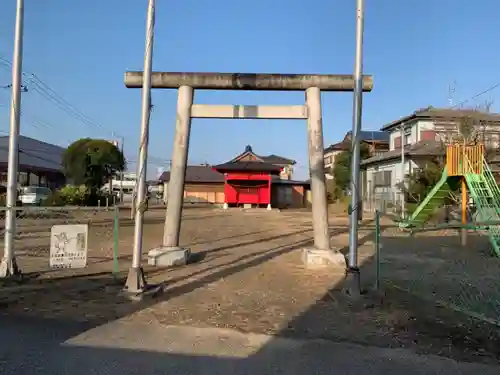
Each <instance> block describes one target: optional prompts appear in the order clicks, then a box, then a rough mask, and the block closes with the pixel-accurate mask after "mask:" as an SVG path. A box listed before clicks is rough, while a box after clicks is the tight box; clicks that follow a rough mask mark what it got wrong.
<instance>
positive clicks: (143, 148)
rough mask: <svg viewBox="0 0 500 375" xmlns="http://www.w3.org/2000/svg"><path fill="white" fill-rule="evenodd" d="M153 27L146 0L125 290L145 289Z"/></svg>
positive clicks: (151, 8)
mask: <svg viewBox="0 0 500 375" xmlns="http://www.w3.org/2000/svg"><path fill="white" fill-rule="evenodd" d="M154 27H155V0H149V4H148V15H147V22H146V46H145V53H144V80H143V84H142V114H141V137H140V144H139V161H138V163H137V164H138V165H137V172H138V174H137V177H136V178H137V180H136V181H137V182H136V186H137V203H136V205H135V206H136V207H135V223H134V224H135V227H134V250H133V256H132V267H130V270H129V273H128V277H127V281H126V284H125V290H126V291H127V292H129V293H132V294H136V295H138V294H141V293H143V292H145V291H146V288H147V285H146V279H145V277H144V271H143V269H142V266H141V258H142V235H143V224H144V223H143V220H144V205H145V197H146V172H147V170H146V169H147V162H148V143H149V119H150V113H151V72H152V67H153V42H154Z"/></svg>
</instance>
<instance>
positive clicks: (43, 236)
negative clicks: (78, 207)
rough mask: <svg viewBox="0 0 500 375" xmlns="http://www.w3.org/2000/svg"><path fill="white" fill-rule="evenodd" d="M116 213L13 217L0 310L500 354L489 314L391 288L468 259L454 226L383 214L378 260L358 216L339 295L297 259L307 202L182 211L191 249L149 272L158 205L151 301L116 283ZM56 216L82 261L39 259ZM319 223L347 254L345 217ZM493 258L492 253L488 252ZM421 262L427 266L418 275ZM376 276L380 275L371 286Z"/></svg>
mask: <svg viewBox="0 0 500 375" xmlns="http://www.w3.org/2000/svg"><path fill="white" fill-rule="evenodd" d="M115 215H116V212H115V211H113V210H109V211H106V210H99V211H79V212H76V211H75V212H72V213H71V214H68V213H67V212H66V213H61V214H58V215H53V214H51V215H48V214H46V215H45V216H43V215H41V214H40V215H38V214H37V215H35V216H33V215H32V216H29V215H26V216H23V217H20V218H18V225H19V226H18V228H19V230H18V233H17V236H16V254H17V260H18V263H19V265H20V267H21V269H22V271H23V273H24V279H23V280H22V281H18V282H15V281H9V282H5V283H4V285H2V288H1V289H0V313H1V314H6V315H9V316H23V317H36V319H50V320H51V321H53V320H56V321H59V322H61V324H64V322H65V321H72V322H81V323H82V324H83V325H85V326H86V327H95V326H99V325H102V324H104V323H106V322H110V321H113V320H117V319H118V320H123V321H127V322H129V323H131V324H133V323H134V322H141V323H144V322H150V323H151V324H161V325H165V326H190V327H201V328H204V327H210V328H228V329H233V330H237V331H240V332H244V333H245V332H251V333H264V334H271V335H275V336H285V337H293V338H301V339H310V338H313V339H325V340H332V341H347V342H352V343H358V344H365V345H371V346H379V347H391V348H407V349H410V350H413V351H416V352H418V353H428V354H437V355H441V356H446V357H451V358H455V359H459V360H466V361H471V362H486V363H496V362H497V361H498V359H500V334H499V332H498V327H497V326H496V325H495V324H494V322H487V321H485V320H484V319H483V320H481V319H477V318H473V317H471V316H470V315H468V314H464V313H463V312H458V311H456V309H455V310H454V309H451V308H449V307H447V306H444V305H442V304H434V303H431V302H429V299H425V298H422V295H418V294H417V293H413V289H412V290H410V289H411V288H403V287H402V285H410V284H411V285H412V286H415V285H418V286H420V287H421V288H420V289H421V290H424V291H425V290H427V289H429V293H430V294H432V293H437V291H436V290H432V288H433V285H434V287H435V285H441V284H440V283H438V282H435V283H434V282H432V281H433V279H435V280H438V279H443V278H446V275H444V274H441V273H440V271H439V267H437V266H436V265H438V264H441V263H446V264H451V263H450V262H449V259H450V256H451V255H450V254H452V255H453V254H454V255H453V256H454V257H461V259H464V261H465V260H467V259H469V258H467V257H469V256H471V257H472V258H470V259H471V262H472V261H474V259H476V258H477V257H476V258H474V256H475V255H474V251H475V250H474V249H472V246H475V247H477V246H479V245H478V244H479V242H473V241H472V240H471V243H473V245H471V248H470V249H467V251H464V250H463V249H461V250H458V249H457V250H456V251H455V250H454V247H453V246H455V245H454V244H455V242H454V241H455V240H454V239H455V237H456V236H455V234H454V233H448V232H447V233H444V232H442V233H437V234H436V233H433V234H421V235H419V236H417V237H408V236H407V235H402V234H401V233H398V232H397V230H396V229H395V227H394V226H392V227H391V225H393V223H392V222H391V221H390V220H389V219H386V218H383V220H382V225H383V226H384V225H385V229H383V233H382V239H383V242H384V243H383V246H382V250H381V252H382V255H383V261H381V260H380V254H379V261H378V263H377V261H376V258H375V256H376V254H375V246H374V239H375V237H374V233H375V226H374V218H373V217H365V218H364V221H363V222H362V225H361V228H360V233H359V237H360V247H359V253H360V264H361V276H362V283H363V289H364V290H365V291H366V293H365V294H363V296H362V297H361V298H359V299H356V300H353V299H351V298H349V297H348V296H346V295H345V294H344V292H343V286H344V285H343V280H344V269H342V268H335V267H333V266H332V267H327V268H324V269H307V268H305V267H304V265H303V263H302V260H301V249H302V248H303V247H304V246H310V245H311V244H312V223H311V213H310V212H309V211H307V210H297V211H292V210H289V211H282V212H277V211H272V212H268V211H265V210H264V211H251V210H248V211H244V210H234V211H223V210H220V209H212V208H199V207H197V208H187V209H185V210H184V214H183V223H182V234H181V244H182V245H183V246H188V247H190V248H191V250H192V252H193V255H192V259H191V262H190V264H188V265H186V266H182V267H177V268H172V269H158V268H151V267H149V266H147V259H146V254H147V251H148V250H149V249H152V248H154V247H156V246H159V245H160V244H161V240H162V235H163V219H164V209H150V210H149V211H148V212H147V213H146V215H145V227H144V237H143V247H144V253H145V254H144V262H143V264H144V267H145V272H146V275H147V279H148V281H149V282H150V283H164V285H165V290H164V293H162V294H161V295H159V296H157V297H155V298H147V299H144V300H143V301H141V302H130V301H129V300H127V299H125V298H123V297H122V296H121V295H120V293H119V291H120V289H121V287H122V286H123V283H124V279H125V277H126V273H127V270H128V268H129V267H130V263H131V256H132V242H133V222H132V221H131V220H130V213H129V211H127V210H120V211H119V212H118V224H119V225H118V226H117V225H116V224H117V222H116V220H115V218H116V216H115ZM64 223H88V224H89V238H88V249H89V250H88V262H87V267H86V268H83V269H79V270H68V269H66V270H53V269H50V268H49V237H50V236H49V234H50V228H51V226H52V225H54V224H64ZM2 225H3V222H2ZM330 231H331V238H332V246H333V247H334V248H336V249H338V250H339V251H342V252H343V253H347V249H348V218H347V217H346V216H345V215H344V214H332V215H331V217H330ZM384 236H385V237H384ZM474 241H476V240H474ZM477 241H482V238H480V236H478V239H477ZM445 243H446V244H447V246H448V247H447V250H446V251H444V250H443V246H444V245H443V244H445ZM481 243H482V242H481ZM481 251H482V250H481ZM476 260H477V259H476ZM492 262H496V260H494V259H493V258H492V259H490V260H489V261H488V263H489V264H491V263H492ZM377 264H378V272H377ZM417 265H418V266H417ZM495 269H498V268H495ZM422 270H427V272H428V273H425V276H426V277H423V272H422ZM381 271H382V272H383V277H382V278H381V277H380V272H381ZM403 271H404V272H403ZM473 271H474V269H470V270H469V271H468V272H469V274H468V275H467V276H468V278H470V279H471V280H472V279H474V280H479V279H481V278H484V275H485V274H484V272H485V271H484V268H477V274H473V273H472V272H473ZM450 272H451V271H450ZM474 272H475V271H474ZM488 272H489V271H488ZM377 275H378V277H379V281H382V282H381V283H380V284H379V288H378V290H376V288H375V278H376V276H377ZM393 275H394V277H393ZM391 280H392V281H391ZM396 281H398V282H396ZM399 281H405V282H406V283H407V284H404V283H401V282H399ZM425 282H426V283H427V284H425ZM443 285H444V284H443ZM426 288H427V289H426ZM447 288H456V290H452V289H450V290H449V293H455V294H457V295H458V294H459V293H460V292H461V291H463V288H464V285H462V284H460V283H456V285H454V284H453V285H452V286H451V287H449V286H448V284H447Z"/></svg>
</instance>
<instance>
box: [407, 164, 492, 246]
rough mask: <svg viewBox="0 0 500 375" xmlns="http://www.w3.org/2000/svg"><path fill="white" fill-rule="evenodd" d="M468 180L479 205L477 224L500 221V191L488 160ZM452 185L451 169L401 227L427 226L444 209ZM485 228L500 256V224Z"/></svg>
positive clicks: (471, 193)
mask: <svg viewBox="0 0 500 375" xmlns="http://www.w3.org/2000/svg"><path fill="white" fill-rule="evenodd" d="M464 177H465V181H466V183H467V188H468V189H469V194H470V196H471V197H472V200H473V202H474V205H475V206H476V215H475V221H479V222H492V221H493V222H495V221H498V222H500V188H499V187H498V185H497V182H496V180H495V178H494V176H493V173H492V172H491V169H490V168H489V166H488V163H486V160H484V159H483V171H482V173H480V174H477V173H467V174H465V175H464ZM451 181H453V180H451ZM449 184H450V179H449V176H448V174H447V169H446V168H444V169H443V174H442V176H441V179H440V180H439V181H438V183H437V184H436V186H434V188H433V189H432V190H431V191H430V193H429V194H428V195H427V196H426V197H425V199H424V200H423V201H422V203H420V205H419V206H418V207H417V208H416V209H415V211H414V212H413V214H412V215H411V216H410V217H409V218H408V220H407V221H405V222H401V223H400V224H399V226H400V228H408V227H410V226H421V225H423V224H425V222H426V221H428V220H429V219H430V218H431V217H432V215H434V213H435V212H436V211H437V210H438V208H440V207H442V206H443V203H444V199H445V198H446V197H447V196H448V195H449V193H450V192H451V188H450V185H449ZM484 229H486V230H487V231H488V235H489V238H490V242H491V245H492V246H493V249H494V251H495V253H496V254H497V255H498V256H500V225H489V226H487V227H486V228H484Z"/></svg>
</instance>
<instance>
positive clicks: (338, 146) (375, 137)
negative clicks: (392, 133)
mask: <svg viewBox="0 0 500 375" xmlns="http://www.w3.org/2000/svg"><path fill="white" fill-rule="evenodd" d="M351 134H352V131H348V132H347V133H346V135H345V137H344V140H342V142H338V143H334V144H331V145H330V146H328V147H326V148H325V152H330V151H343V150H348V149H349V148H350V147H351V140H350V139H351ZM359 137H360V139H361V140H362V141H365V142H374V143H379V144H380V143H387V144H388V143H389V133H388V132H385V131H378V130H361V131H360V133H359Z"/></svg>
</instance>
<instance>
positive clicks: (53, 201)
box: [42, 185, 113, 207]
mask: <svg viewBox="0 0 500 375" xmlns="http://www.w3.org/2000/svg"><path fill="white" fill-rule="evenodd" d="M106 198H107V200H108V205H112V204H113V196H112V195H110V194H105V193H102V192H100V191H91V190H90V189H88V188H87V187H85V186H83V185H81V186H74V185H66V186H64V187H63V188H61V189H60V190H58V191H54V192H53V193H52V195H51V196H50V197H48V198H47V199H46V200H45V201H44V202H42V205H43V206H66V205H68V206H89V207H95V206H99V205H100V206H105V205H106Z"/></svg>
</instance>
